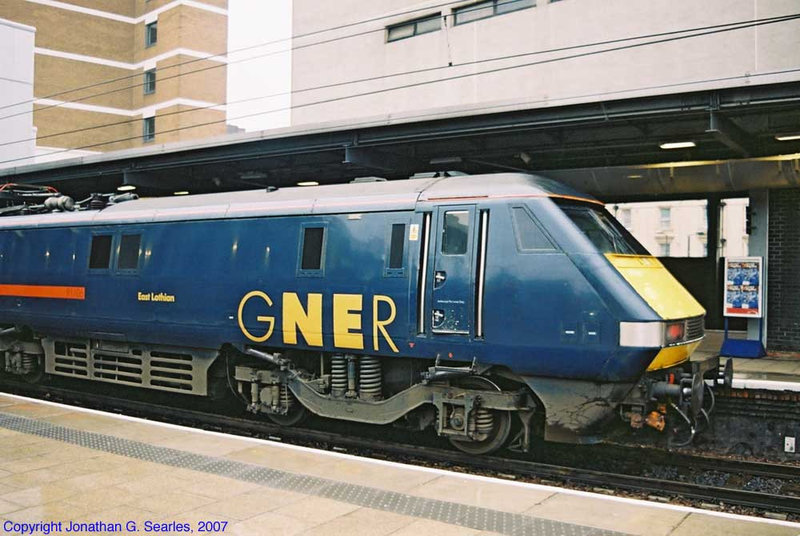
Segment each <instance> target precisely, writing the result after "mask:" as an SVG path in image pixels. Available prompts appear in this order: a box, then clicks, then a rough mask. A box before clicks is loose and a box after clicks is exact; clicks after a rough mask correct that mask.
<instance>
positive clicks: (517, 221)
mask: <svg viewBox="0 0 800 536" xmlns="http://www.w3.org/2000/svg"><path fill="white" fill-rule="evenodd" d="M511 217H512V219H513V220H514V235H515V236H516V239H517V249H518V250H519V251H522V252H532V251H553V250H554V249H555V247H554V246H553V243H552V242H550V239H549V238H547V235H545V234H544V231H542V229H541V228H540V227H539V224H538V223H536V221H535V220H534V219H533V216H532V215H531V214H530V213H529V212H528V211H527V209H525V208H523V207H512V208H511Z"/></svg>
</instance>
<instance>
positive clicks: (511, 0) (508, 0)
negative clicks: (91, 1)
mask: <svg viewBox="0 0 800 536" xmlns="http://www.w3.org/2000/svg"><path fill="white" fill-rule="evenodd" d="M522 1H525V0H504V1H501V2H500V5H508V4H513V3H516V2H522ZM454 3H458V1H456V2H452V1H451V2H447V3H443V4H436V5H433V6H427V7H424V8H416V9H414V10H409V11H405V12H401V13H394V14H390V15H385V16H381V17H374V18H372V19H367V20H365V21H359V22H355V23H349V24H344V25H340V26H337V27H332V28H327V29H324V30H318V31H316V32H307V33H305V34H301V35H298V36H295V37H294V39H302V38H304V37H307V36H311V35H315V34H318V33H325V32H330V31H335V30H337V29H343V28H348V27H352V26H357V25H361V24H367V23H370V22H375V21H377V20H381V19H385V18H393V17H398V16H403V15H408V14H411V13H414V12H419V11H426V10H431V9H439V8H442V7H446V6H448V5H451V4H454ZM480 9H483V8H481V7H465V8H462V9H460V10H459V13H466V12H470V11H478V10H480ZM453 16H455V14H453V15H442V19H443V20H444V23H445V25H446V24H447V18H448V17H453ZM784 17H786V16H785V15H784V16H778V17H770V18H765V19H756V20H764V21H766V20H772V19H775V20H777V19H781V18H784ZM732 24H738V23H727V24H720V25H713V26H707V27H704V28H715V27H723V26H730V25H732ZM384 31H385V28H383V27H381V28H376V29H372V30H366V31H363V32H359V33H356V34H350V35H345V36H340V37H335V38H331V39H327V40H324V41H317V42H313V43H306V44H302V45H297V46H293V47H290V48H288V49H284V50H278V51H272V52H268V53H265V54H258V55H255V56H251V57H248V58H242V59H239V60H235V61H228V62H227V63H221V64H218V65H212V66H208V67H204V68H200V69H195V70H193V71H189V72H188V73H179V74H177V75H172V76H168V77H166V78H161V79H160V82H162V83H163V82H165V81H167V80H172V79H174V78H179V77H182V76H189V75H191V74H195V73H201V72H206V71H210V70H214V69H220V68H222V67H227V66H228V65H232V64H237V63H243V62H246V61H251V60H255V59H262V58H266V57H270V56H276V55H279V54H285V53H288V52H293V51H295V50H301V49H305V48H310V47H314V46H319V45H325V44H330V43H332V42H336V41H339V40H344V39H351V38H354V37H361V36H364V35H369V34H371V33H377V32H381V33H382V32H384ZM686 31H690V30H678V31H674V32H663V33H658V34H650V35H649V36H641V37H639V38H646V37H655V36H659V35H670V34H673V33H680V32H686ZM290 40H292V38H287V39H280V40H275V41H271V42H267V43H262V44H258V45H253V46H250V47H244V48H242V49H238V51H244V50H249V49H254V48H259V47H261V46H266V45H268V44H274V43H280V42H286V41H290ZM622 40H623V41H624V40H625V39H622ZM618 41H619V40H618ZM612 42H615V41H614V40H612V41H608V42H607V43H612ZM579 46H588V45H579ZM569 48H570V47H566V48H563V49H561V50H567V49H569ZM234 52H236V51H230V53H234ZM223 55H224V54H217V55H213V56H208V57H206V58H196V59H194V60H188V61H186V62H181V63H177V64H174V65H171V66H167V67H164V68H162V69H163V70H166V69H169V68H172V67H179V66H182V65H187V64H190V63H194V62H197V61H203V60H204V59H209V58H212V57H220V56H223ZM162 69H156V74H158V71H160V70H162ZM143 76H144V74H143V73H142V74H136V75H131V76H128V77H122V78H119V79H115V80H112V81H111V82H113V81H119V80H125V79H129V78H140V77H143ZM111 82H109V83H111ZM104 84H106V82H100V83H98V84H95V86H99V85H104ZM145 85H147V82H146V81H144V80H143V81H142V82H139V83H136V84H131V85H128V86H123V87H120V88H115V89H111V90H108V91H103V92H100V93H93V94H90V95H84V96H82V97H78V98H74V99H69V100H65V101H62V102H58V103H55V104H48V105H44V106H40V107H39V108H37V109H36V110H26V111H21V112H16V113H13V114H9V115H5V116H1V117H0V121H2V120H3V119H10V118H13V117H19V116H23V115H29V114H33V113H34V112H36V113H41V112H43V111H46V110H48V109H51V108H60V107H63V106H67V105H69V104H73V103H78V102H83V101H88V100H91V99H95V98H98V97H102V96H106V95H111V94H113V93H119V92H122V91H128V90H129V89H135V88H139V87H143V86H145ZM86 87H93V86H86ZM82 89H85V88H78V89H75V90H68V91H66V92H65V93H74V92H76V91H81V90H82ZM51 97H52V95H51V96H48V97H38V98H36V99H33V100H31V101H26V103H29V102H33V103H35V102H36V101H37V100H46V99H49V98H51ZM222 104H225V103H219V104H217V106H219V105H222ZM10 106H13V105H10ZM3 108H4V107H2V106H0V109H3Z"/></svg>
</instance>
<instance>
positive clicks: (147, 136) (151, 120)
mask: <svg viewBox="0 0 800 536" xmlns="http://www.w3.org/2000/svg"><path fill="white" fill-rule="evenodd" d="M143 125H144V126H143V132H142V137H143V138H144V141H152V140H153V139H155V137H156V118H155V117H145V118H144V120H143Z"/></svg>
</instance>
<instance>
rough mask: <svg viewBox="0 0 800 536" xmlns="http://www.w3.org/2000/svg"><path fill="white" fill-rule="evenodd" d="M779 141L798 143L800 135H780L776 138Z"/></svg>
mask: <svg viewBox="0 0 800 536" xmlns="http://www.w3.org/2000/svg"><path fill="white" fill-rule="evenodd" d="M775 139H776V140H778V141H796V140H800V134H779V135H777V136H775Z"/></svg>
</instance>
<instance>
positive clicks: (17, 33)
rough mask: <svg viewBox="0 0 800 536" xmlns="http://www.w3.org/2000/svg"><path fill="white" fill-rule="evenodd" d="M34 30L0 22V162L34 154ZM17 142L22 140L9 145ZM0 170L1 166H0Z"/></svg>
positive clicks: (7, 22) (4, 21)
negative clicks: (0, 74)
mask: <svg viewBox="0 0 800 536" xmlns="http://www.w3.org/2000/svg"><path fill="white" fill-rule="evenodd" d="M35 35H36V28H32V27H31V26H25V25H23V24H18V23H15V22H11V21H9V20H5V19H0V50H3V52H4V53H3V54H2V55H0V72H2V73H3V74H2V76H0V162H3V161H6V160H12V161H13V160H16V159H18V158H26V157H29V156H31V155H33V154H34V143H33V138H34V137H35V130H34V128H33V115H32V112H33V43H34V38H35ZM20 139H25V140H26V141H24V142H22V143H13V142H16V141H18V140H20ZM0 167H2V164H0Z"/></svg>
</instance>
